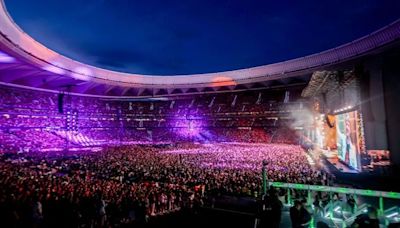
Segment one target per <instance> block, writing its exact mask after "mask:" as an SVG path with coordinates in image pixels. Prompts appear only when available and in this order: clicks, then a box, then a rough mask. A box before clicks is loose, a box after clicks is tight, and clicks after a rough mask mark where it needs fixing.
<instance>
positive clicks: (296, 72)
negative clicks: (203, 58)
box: [0, 0, 400, 228]
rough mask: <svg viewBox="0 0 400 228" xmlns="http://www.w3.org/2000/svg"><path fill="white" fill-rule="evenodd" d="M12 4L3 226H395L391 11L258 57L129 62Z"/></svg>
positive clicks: (1, 15) (3, 134) (2, 147)
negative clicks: (50, 42) (82, 53)
mask: <svg viewBox="0 0 400 228" xmlns="http://www.w3.org/2000/svg"><path fill="white" fill-rule="evenodd" d="M9 2H10V5H11V1H5V0H0V193H1V194H0V216H1V223H2V224H4V226H3V227H227V226H230V227H241V228H246V227H253V228H256V227H291V226H292V227H364V226H363V224H364V223H368V224H369V225H370V226H366V227H398V226H399V224H400V223H399V222H400V187H399V185H398V183H400V182H399V176H398V172H399V171H400V143H399V140H398V135H399V129H400V109H399V105H398V104H399V103H398V100H399V99H400V92H399V88H400V80H399V79H398V75H400V67H399V60H400V20H399V19H397V20H392V22H390V23H388V24H386V25H385V26H383V27H380V28H379V29H377V30H375V31H369V33H365V34H364V36H360V37H358V38H357V39H354V40H351V41H350V42H346V43H342V44H340V45H337V46H336V47H333V48H328V49H326V50H323V51H319V52H315V53H313V54H308V55H304V56H301V57H297V58H291V59H285V60H283V61H278V62H274V63H270V64H266V65H258V66H252V67H247V68H240V69H234V70H223V71H215V72H208V73H194V74H176V75H174V74H169V73H167V74H165V75H163V74H151V73H150V74H147V73H144V74H137V73H130V72H128V71H127V72H122V71H117V70H112V69H106V68H102V67H99V66H97V65H96V66H95V65H91V64H87V62H86V61H78V60H76V59H74V58H70V57H68V56H66V55H65V54H62V53H60V52H57V51H54V50H53V49H50V47H47V46H46V45H44V44H42V43H41V42H42V41H41V42H39V41H38V40H36V39H35V38H33V36H30V35H29V34H28V33H26V32H24V29H22V28H21V27H20V26H19V24H17V23H16V22H15V21H14V19H13V17H12V16H11V14H10V12H9V10H8V8H6V5H7V6H8V4H9ZM13 7H15V6H13ZM25 10H27V9H25ZM360 224H361V225H360ZM364 225H365V224H364Z"/></svg>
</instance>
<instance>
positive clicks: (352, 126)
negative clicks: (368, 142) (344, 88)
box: [336, 111, 362, 171]
mask: <svg viewBox="0 0 400 228" xmlns="http://www.w3.org/2000/svg"><path fill="white" fill-rule="evenodd" d="M336 130H337V133H336V137H337V150H338V156H339V159H340V160H341V161H343V162H344V163H346V164H347V165H349V166H350V167H351V168H353V169H355V170H358V171H360V170H361V165H360V151H361V145H362V144H361V134H360V133H361V132H360V131H361V128H360V121H359V116H358V112H357V111H353V112H348V113H343V114H339V115H337V116H336Z"/></svg>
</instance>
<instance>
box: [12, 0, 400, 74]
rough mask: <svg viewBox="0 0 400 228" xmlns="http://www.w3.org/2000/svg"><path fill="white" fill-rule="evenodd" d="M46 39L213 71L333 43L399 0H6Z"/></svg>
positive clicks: (109, 64)
mask: <svg viewBox="0 0 400 228" xmlns="http://www.w3.org/2000/svg"><path fill="white" fill-rule="evenodd" d="M5 2H6V6H7V9H8V11H9V12H10V14H11V16H12V17H13V19H14V20H15V21H16V23H17V24H18V25H19V26H20V27H21V28H22V29H23V30H24V31H25V32H27V33H28V34H29V35H31V36H32V37H33V38H35V39H36V40H38V41H39V42H41V43H42V44H44V45H45V46H47V47H49V48H51V49H53V50H55V51H57V52H59V53H61V54H63V55H65V56H67V57H70V58H72V59H75V60H79V61H81V62H83V63H86V64H91V65H95V66H98V67H102V68H106V69H110V70H116V71H122V72H130V73H140V74H157V75H174V74H193V73H209V72H218V71H226V70H235V69H240V68H247V67H253V66H259V65H264V64H269V63H274V62H278V61H283V60H288V59H291V58H296V57H301V56H304V55H308V54H312V53H315V52H319V51H323V50H326V49H329V48H333V47H335V46H338V45H340V44H343V43H346V42H349V41H352V40H354V39H357V38H359V37H362V36H364V35H367V34H369V33H371V32H373V31H375V30H377V29H379V28H381V27H383V26H385V25H387V24H389V23H391V22H393V21H395V20H396V19H398V18H400V1H399V0H340V1H339V0H338V1H324V0H314V1H311V0H304V1H276V0H275V1H266V0H264V1H257V0H248V1H244V0H236V1H233V0H232V1H226V0H214V1H206V0H201V1H200V0H199V1H190V0H188V1H182V0H180V1H178V0H173V1H168V0H159V1H153V0H146V1H135V0H84V1H82V0H35V1H33V0H6V1H5Z"/></svg>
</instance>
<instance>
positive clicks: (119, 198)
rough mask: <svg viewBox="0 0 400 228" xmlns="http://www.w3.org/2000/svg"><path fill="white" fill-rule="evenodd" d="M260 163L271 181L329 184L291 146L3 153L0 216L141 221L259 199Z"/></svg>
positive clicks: (50, 221) (72, 222)
mask: <svg viewBox="0 0 400 228" xmlns="http://www.w3.org/2000/svg"><path fill="white" fill-rule="evenodd" d="M263 160H266V161H268V165H267V169H268V178H269V180H271V181H287V182H296V183H316V184H327V180H328V177H327V175H326V174H325V173H323V172H321V171H319V170H316V169H313V167H311V166H310V165H309V164H308V163H307V159H306V157H305V153H304V151H303V150H302V149H301V148H300V147H299V146H291V145H267V144H259V145H252V144H247V145H246V144H209V145H207V144H205V145H204V144H203V145H200V144H181V145H174V146H171V145H169V146H166V145H164V146H150V145H149V146H129V147H124V148H108V149H105V150H104V151H102V152H97V153H91V152H85V153H83V152H79V153H76V154H67V155H66V154H63V153H54V152H52V153H50V152H49V153H20V154H1V157H0V172H1V175H0V202H1V203H0V205H1V209H0V215H1V216H3V217H4V218H2V221H3V222H4V224H8V225H10V227H11V226H16V225H18V226H24V227H25V226H30V225H32V224H33V225H35V226H37V227H41V226H45V227H54V226H55V225H57V227H59V226H60V224H64V225H65V226H66V227H77V226H78V225H81V226H82V225H83V224H86V226H90V225H96V226H105V225H106V224H109V225H112V226H113V227H115V226H122V225H124V224H132V223H140V222H144V221H145V220H146V218H149V217H152V216H155V215H160V214H164V213H169V212H172V211H176V210H180V209H187V208H196V207H198V206H201V205H202V204H203V203H204V202H205V201H206V202H208V200H206V199H210V198H212V197H215V196H216V195H219V194H231V195H236V196H252V197H255V196H259V195H260V191H261V175H260V170H261V162H262V161H263ZM61 226H63V225H61ZM7 227H8V226H7Z"/></svg>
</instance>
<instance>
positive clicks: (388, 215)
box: [268, 182, 400, 227]
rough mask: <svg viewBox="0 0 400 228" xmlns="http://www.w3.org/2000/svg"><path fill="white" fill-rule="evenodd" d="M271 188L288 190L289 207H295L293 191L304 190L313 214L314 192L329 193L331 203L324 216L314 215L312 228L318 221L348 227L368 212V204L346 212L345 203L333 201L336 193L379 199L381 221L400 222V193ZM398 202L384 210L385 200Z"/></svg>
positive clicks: (317, 187)
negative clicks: (359, 216)
mask: <svg viewBox="0 0 400 228" xmlns="http://www.w3.org/2000/svg"><path fill="white" fill-rule="evenodd" d="M268 185H269V186H273V187H274V188H285V189H287V205H285V206H292V205H293V198H292V196H291V190H292V189H293V190H303V191H307V206H309V207H310V208H311V210H312V211H313V212H315V211H316V210H315V209H314V207H313V205H312V202H313V198H312V195H313V194H312V193H313V192H327V193H329V195H330V200H331V201H330V203H328V204H327V205H326V206H325V207H324V208H323V211H322V213H323V214H322V216H319V217H318V215H316V213H313V216H312V221H311V224H310V227H315V223H316V222H317V220H318V221H322V222H325V223H327V224H329V225H332V226H335V227H340V226H341V227H347V226H350V225H351V224H352V223H353V222H354V221H355V219H356V217H357V216H358V215H360V214H364V213H366V212H367V207H368V206H369V205H368V204H362V205H357V203H356V204H355V208H354V209H352V212H350V211H345V210H344V209H343V206H344V204H345V202H342V201H337V202H333V201H332V196H333V194H334V193H339V194H345V195H352V196H364V197H375V198H378V199H379V211H378V215H379V220H380V221H381V223H382V222H383V224H385V225H388V224H389V223H395V222H400V207H399V206H400V193H398V192H383V191H373V190H364V189H352V188H342V187H330V186H321V185H306V184H291V183H282V182H269V183H268ZM385 198H387V199H391V200H396V201H397V202H396V206H393V207H391V208H389V209H386V210H385V208H384V199H385Z"/></svg>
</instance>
